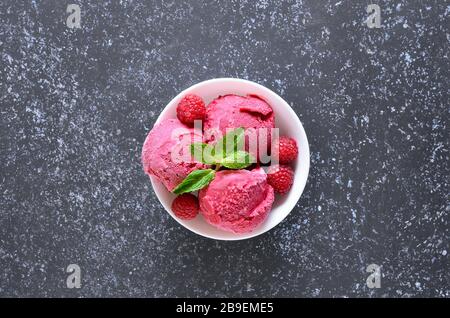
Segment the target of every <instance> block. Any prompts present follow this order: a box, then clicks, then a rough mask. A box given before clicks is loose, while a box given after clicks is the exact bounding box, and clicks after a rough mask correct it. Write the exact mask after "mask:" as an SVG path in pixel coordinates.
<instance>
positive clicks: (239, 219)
mask: <svg viewBox="0 0 450 318" xmlns="http://www.w3.org/2000/svg"><path fill="white" fill-rule="evenodd" d="M266 179H267V178H266V173H265V172H264V170H263V169H261V168H257V169H253V170H251V171H249V170H223V171H219V172H217V173H216V177H215V178H214V180H213V181H212V182H211V183H210V184H209V185H208V186H207V187H206V188H203V189H201V190H200V191H199V202H200V212H201V214H202V215H203V216H204V217H205V219H206V220H207V222H208V223H210V224H212V225H214V226H216V227H218V228H220V229H222V230H225V231H229V232H234V233H247V232H251V231H253V230H254V229H255V228H256V227H257V226H258V225H260V224H261V223H262V222H263V221H264V220H265V219H266V217H267V214H268V213H269V211H270V210H271V208H272V203H273V201H274V191H273V188H272V187H271V186H270V185H269V184H268V183H267V180H266Z"/></svg>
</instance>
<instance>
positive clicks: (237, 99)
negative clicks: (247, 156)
mask: <svg viewBox="0 0 450 318" xmlns="http://www.w3.org/2000/svg"><path fill="white" fill-rule="evenodd" d="M239 127H243V128H245V129H246V149H247V150H248V151H249V152H250V153H251V154H252V155H253V156H254V157H256V158H258V159H261V156H260V155H259V154H260V153H262V152H261V151H263V150H266V151H265V154H268V153H269V150H270V144H271V129H272V128H274V127H275V115H274V112H273V110H272V107H270V105H269V104H268V103H267V102H265V101H264V100H262V99H261V98H259V97H258V96H256V95H248V96H239V95H225V96H220V97H219V98H216V99H215V100H213V101H212V102H211V103H210V104H209V105H208V107H207V108H206V118H205V121H204V131H205V140H206V141H207V142H213V141H214V140H216V134H217V132H220V134H222V135H224V134H226V133H227V129H235V128H239ZM252 142H253V143H252ZM253 145H255V147H253ZM260 145H263V146H264V147H266V149H261V150H260Z"/></svg>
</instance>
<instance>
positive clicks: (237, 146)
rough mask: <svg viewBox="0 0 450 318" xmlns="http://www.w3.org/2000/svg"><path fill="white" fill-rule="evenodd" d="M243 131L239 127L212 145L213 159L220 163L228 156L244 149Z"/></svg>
mask: <svg viewBox="0 0 450 318" xmlns="http://www.w3.org/2000/svg"><path fill="white" fill-rule="evenodd" d="M244 136H245V129H244V128H242V127H240V128H236V129H233V130H231V131H229V132H228V133H227V134H225V135H224V136H223V137H222V138H220V139H218V140H217V142H216V143H215V144H214V150H215V153H214V157H215V158H216V160H218V161H221V160H222V159H224V158H225V157H227V156H228V155H229V154H232V153H234V152H236V151H238V150H242V149H243V148H244Z"/></svg>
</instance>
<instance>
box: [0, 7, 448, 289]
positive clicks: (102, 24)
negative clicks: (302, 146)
mask: <svg viewBox="0 0 450 318" xmlns="http://www.w3.org/2000/svg"><path fill="white" fill-rule="evenodd" d="M373 2H374V3H378V4H380V7H381V10H382V28H381V29H369V28H368V27H367V26H366V24H365V23H364V20H365V18H366V17H367V16H368V14H367V13H366V11H365V9H366V6H367V5H368V4H369V3H370V1H344V0H343V1H317V0H311V1H267V0H266V1H253V0H247V1H222V0H220V1H219V0H216V1H194V0H192V1H166V0H164V1H120V2H119V1H78V0H73V1H59V0H58V1H57V0H54V1H12V0H6V1H5V0H3V1H1V2H0V21H1V25H0V49H1V59H0V63H1V65H0V79H1V81H0V85H1V86H0V88H1V90H0V91H1V99H0V105H1V144H0V146H1V153H0V155H1V157H0V162H1V166H0V181H1V183H0V193H1V196H0V207H1V211H0V296H95V297H98V296H139V297H141V296H150V297H154V296H157V297H160V296H249V297H253V296H295V297H300V296H319V297H324V296H333V297H341V296H350V297H351V296H360V297H383V296H393V297H404V296H406V297H408V296H439V297H445V296H447V297H448V296H449V294H450V288H449V275H448V271H449V266H448V265H449V259H448V250H449V246H448V245H449V224H448V220H449V217H448V214H449V210H450V205H449V187H448V180H449V165H448V162H449V144H448V140H449V138H448V118H449V41H450V36H449V13H450V6H449V5H448V3H447V4H446V1H418V0H417V1H406V0H399V1H377V0H374V1H373ZM69 3H78V4H80V6H81V11H82V12H81V14H82V21H81V29H75V30H72V29H69V28H67V26H66V24H65V20H66V17H67V16H68V14H67V13H66V7H67V5H68V4H69ZM215 77H239V78H245V79H250V80H253V81H256V82H258V83H261V84H263V85H265V86H267V87H269V88H271V89H273V90H274V91H276V92H277V93H279V94H280V95H281V96H283V97H284V98H285V99H286V100H287V101H288V102H289V103H290V104H291V105H292V107H293V108H294V109H295V110H296V112H297V114H298V116H299V117H300V119H301V121H302V123H303V125H304V127H305V129H306V132H307V134H308V138H309V141H310V146H311V153H312V154H311V171H310V177H309V180H308V183H307V186H306V189H305V191H304V194H303V196H302V198H301V199H300V201H299V202H298V204H297V208H296V209H295V210H294V211H293V212H292V213H291V214H290V215H289V217H288V218H287V219H286V220H285V221H284V222H283V223H282V224H280V225H279V226H277V227H276V228H275V229H273V230H272V231H270V232H268V233H266V234H264V235H262V236H259V237H257V238H254V239H251V240H246V241H240V242H220V241H213V240H210V239H206V238H202V237H200V236H197V235H195V234H193V233H190V232H189V231H188V230H186V229H184V228H182V227H181V226H180V225H178V224H177V223H176V222H175V221H174V220H172V219H171V217H170V216H169V215H168V214H167V213H166V212H165V211H164V210H163V207H162V206H161V205H160V204H159V202H158V201H157V199H156V197H155V195H154V193H153V191H152V188H151V185H150V182H149V180H148V178H147V177H146V176H145V175H144V173H143V172H142V170H141V165H140V149H141V145H142V143H143V141H144V138H145V136H146V133H147V132H148V131H149V130H150V128H151V127H152V125H153V123H154V121H155V120H156V118H157V116H158V114H159V113H160V111H161V110H162V109H163V107H164V106H165V105H166V104H167V102H169V101H170V99H171V98H172V97H174V96H175V95H176V94H177V93H178V92H180V90H182V89H184V88H187V87H189V86H190V85H192V84H195V83H197V82H200V81H203V80H206V79H210V78H215ZM70 263H76V264H78V265H80V267H81V269H82V288H81V289H79V290H71V289H67V288H66V277H67V274H66V273H65V268H66V267H67V265H69V264H70ZM371 263H376V264H378V265H381V266H382V275H383V278H382V286H381V288H380V289H377V290H370V289H369V288H368V287H367V286H366V283H365V280H366V277H367V275H368V274H367V273H366V272H365V269H366V266H367V265H369V264H371Z"/></svg>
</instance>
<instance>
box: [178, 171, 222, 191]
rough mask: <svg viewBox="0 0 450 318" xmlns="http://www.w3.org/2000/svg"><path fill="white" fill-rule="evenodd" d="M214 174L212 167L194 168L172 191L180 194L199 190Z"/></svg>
mask: <svg viewBox="0 0 450 318" xmlns="http://www.w3.org/2000/svg"><path fill="white" fill-rule="evenodd" d="M215 175H216V172H215V171H214V170H213V169H201V170H194V171H192V172H191V173H190V174H188V176H187V177H186V178H185V179H184V180H183V181H181V183H180V184H179V185H178V186H177V187H176V188H175V189H173V191H172V192H173V193H175V194H182V193H186V192H192V191H197V190H200V189H202V188H204V187H206V186H207V185H208V184H209V183H210V182H211V181H212V180H213V179H214V176H215Z"/></svg>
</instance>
